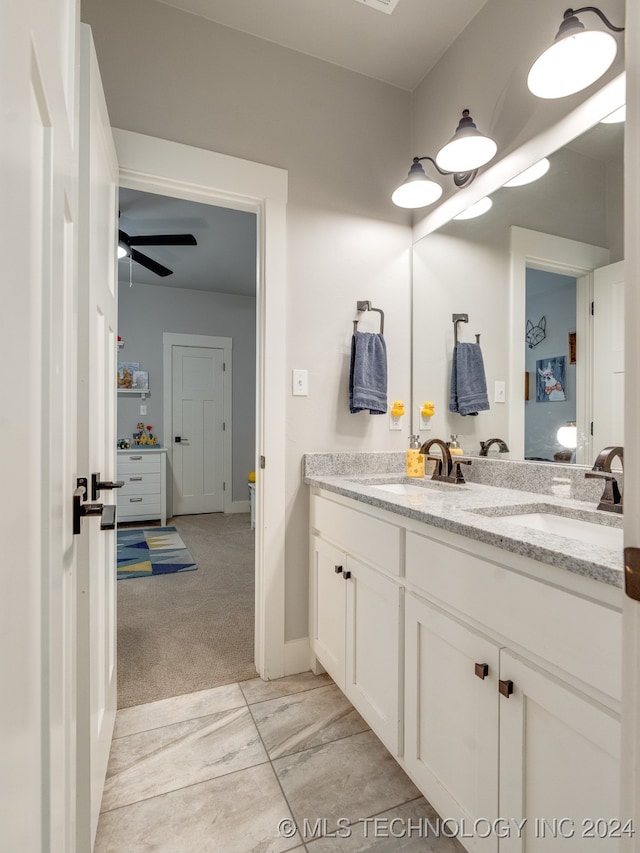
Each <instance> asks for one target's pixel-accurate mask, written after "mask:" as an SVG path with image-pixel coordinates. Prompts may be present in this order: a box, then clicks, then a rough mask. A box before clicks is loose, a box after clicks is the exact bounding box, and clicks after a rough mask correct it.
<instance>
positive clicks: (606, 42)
mask: <svg viewBox="0 0 640 853" xmlns="http://www.w3.org/2000/svg"><path fill="white" fill-rule="evenodd" d="M582 12H595V13H596V15H598V17H599V18H600V19H601V20H602V21H603V23H604V24H605V25H606V26H607V27H608V28H609V29H610V30H612V31H613V32H616V33H621V32H623V31H624V27H614V25H613V24H612V23H611V22H610V21H609V20H608V19H607V18H606V16H605V15H604V13H603V12H601V11H600V9H597V8H596V7H595V6H583V7H582V8H581V9H575V10H574V9H567V10H566V12H565V13H564V16H563V19H562V23H561V24H560V29H559V30H558V33H557V35H556V37H555V39H554V42H553V44H552V45H551V46H550V47H548V48H547V49H546V50H545V51H544V53H542V54H540V56H539V57H538V58H537V59H536V61H535V62H534V63H533V65H532V66H531V70H530V71H529V76H528V78H527V85H528V87H529V91H531V92H532V93H533V94H534V95H537V97H538V98H564V97H566V96H567V95H573V94H574V93H575V92H580V91H581V90H582V89H586V88H587V86H590V85H591V84H592V83H595V81H596V80H597V79H598V78H599V77H602V75H603V74H604V73H605V71H606V70H607V69H608V68H609V67H610V65H611V63H612V62H613V60H614V59H615V56H616V53H617V50H618V46H617V44H616V40H615V38H614V37H613V36H612V35H611V33H608V32H606V31H605V30H587V29H586V28H585V26H584V24H583V23H582V22H581V21H580V20H579V18H578V17H577V15H578V14H579V13H582Z"/></svg>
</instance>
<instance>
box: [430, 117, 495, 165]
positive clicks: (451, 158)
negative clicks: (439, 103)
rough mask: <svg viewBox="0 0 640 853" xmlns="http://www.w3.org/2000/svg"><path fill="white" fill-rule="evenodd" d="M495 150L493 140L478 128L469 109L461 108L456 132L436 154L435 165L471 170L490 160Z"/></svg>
mask: <svg viewBox="0 0 640 853" xmlns="http://www.w3.org/2000/svg"><path fill="white" fill-rule="evenodd" d="M497 150H498V146H497V145H496V143H495V141H494V140H493V139H491V137H490V136H485V135H484V133H481V132H480V131H479V130H478V128H477V127H476V125H475V122H474V121H473V119H472V118H471V116H470V115H469V110H463V111H462V118H461V119H460V122H459V124H458V127H457V128H456V132H455V133H454V134H453V136H452V137H451V139H450V140H449V142H447V144H446V145H444V146H443V147H442V148H441V149H440V151H438V153H437V154H436V165H437V166H438V167H439V168H440V169H443V170H445V171H447V172H472V171H473V170H474V169H479V168H480V166H484V164H485V163H488V162H489V160H492V159H493V157H495V154H496V151H497ZM474 177H475V175H474Z"/></svg>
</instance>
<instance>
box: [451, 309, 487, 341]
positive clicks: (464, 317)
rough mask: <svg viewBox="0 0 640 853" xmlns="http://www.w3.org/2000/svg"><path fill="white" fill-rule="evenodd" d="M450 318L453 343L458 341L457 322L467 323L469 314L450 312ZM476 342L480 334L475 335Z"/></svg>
mask: <svg viewBox="0 0 640 853" xmlns="http://www.w3.org/2000/svg"><path fill="white" fill-rule="evenodd" d="M451 320H452V321H453V343H454V346H455V344H457V343H458V323H468V322H469V315H468V314H452V315H451ZM476 343H477V344H479V343H480V335H476Z"/></svg>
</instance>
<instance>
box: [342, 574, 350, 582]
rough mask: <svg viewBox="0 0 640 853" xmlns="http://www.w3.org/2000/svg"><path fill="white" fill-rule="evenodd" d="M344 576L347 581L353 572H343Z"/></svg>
mask: <svg viewBox="0 0 640 853" xmlns="http://www.w3.org/2000/svg"><path fill="white" fill-rule="evenodd" d="M342 577H343V578H344V579H345V580H346V581H348V580H349V578H350V577H351V572H343V573H342Z"/></svg>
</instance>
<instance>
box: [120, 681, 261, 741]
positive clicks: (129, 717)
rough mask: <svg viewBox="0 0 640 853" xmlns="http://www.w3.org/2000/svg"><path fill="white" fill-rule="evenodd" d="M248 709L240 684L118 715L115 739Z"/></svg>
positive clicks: (187, 695) (147, 705)
mask: <svg viewBox="0 0 640 853" xmlns="http://www.w3.org/2000/svg"><path fill="white" fill-rule="evenodd" d="M244 705H246V702H245V698H244V696H243V694H242V691H241V690H240V686H239V685H238V684H225V685H224V686H222V687H212V688H211V689H210V690H199V691H198V692H196V693H186V694H185V695H184V696H173V697H172V698H171V699H160V700H158V701H157V702H149V703H148V704H146V705H133V706H132V707H131V708H122V710H120V711H118V712H117V714H116V725H115V729H114V733H113V736H114V738H119V737H124V736H125V735H132V734H136V733H137V732H146V731H149V729H157V728H160V727H161V726H169V725H171V724H172V723H179V722H182V720H191V719H193V718H194V717H204V716H205V715H207V714H217V713H218V712H219V711H230V710H231V709H232V708H241V707H243V706H244Z"/></svg>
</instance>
